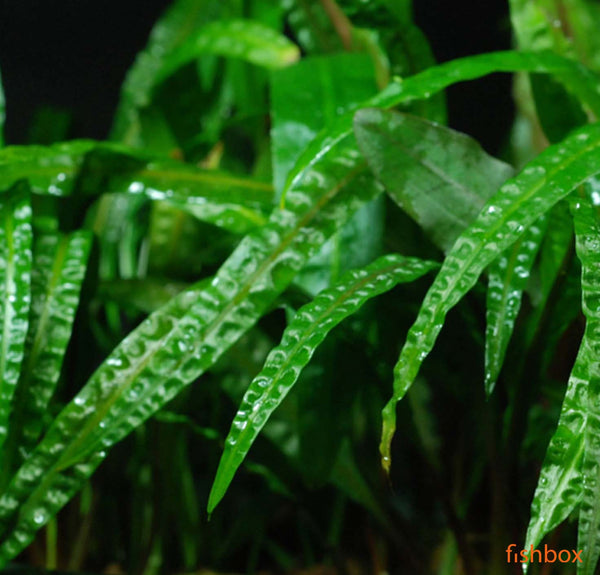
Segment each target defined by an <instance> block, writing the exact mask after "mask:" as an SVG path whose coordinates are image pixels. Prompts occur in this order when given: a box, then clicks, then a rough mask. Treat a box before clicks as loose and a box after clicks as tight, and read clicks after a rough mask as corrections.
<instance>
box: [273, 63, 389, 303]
mask: <svg viewBox="0 0 600 575" xmlns="http://www.w3.org/2000/svg"><path fill="white" fill-rule="evenodd" d="M376 91H377V86H376V84H375V72H374V69H373V65H372V63H371V60H370V58H369V57H368V56H366V55H364V54H334V55H329V56H320V57H311V58H306V59H304V60H302V61H301V62H299V63H298V64H295V65H294V66H290V67H288V68H285V69H283V70H277V71H275V72H273V73H272V74H271V116H272V129H271V140H272V158H273V180H274V186H275V189H276V191H277V192H281V190H282V189H283V187H284V186H285V183H286V176H287V175H288V173H289V172H290V170H291V168H292V167H293V166H294V164H295V162H296V161H297V160H298V157H299V156H300V154H301V153H302V151H303V150H304V148H306V146H307V144H309V143H310V141H311V140H312V139H313V138H314V137H315V136H316V135H317V134H318V133H319V131H320V130H322V129H323V128H324V127H325V126H327V125H328V124H329V123H331V122H332V121H333V120H334V119H335V118H336V117H337V116H339V115H341V114H343V113H345V112H347V111H348V110H350V109H356V107H357V106H358V104H359V103H360V102H362V101H363V100H364V99H366V98H368V97H369V96H372V95H373V94H375V93H376ZM381 212H382V210H381V203H380V202H376V203H375V204H370V205H368V206H365V208H363V209H362V210H360V212H358V213H357V214H356V215H355V216H354V217H353V218H352V220H351V221H350V222H348V224H347V225H346V226H344V228H343V229H342V231H341V232H340V233H339V234H338V235H337V236H336V237H335V238H332V240H331V241H329V242H327V243H326V244H325V245H324V246H323V248H322V249H321V250H320V252H319V253H318V254H317V255H316V256H315V257H314V258H312V259H311V261H310V262H309V263H308V265H307V266H306V268H305V269H304V270H303V271H302V272H301V273H300V274H299V276H298V277H297V278H296V280H295V283H296V284H297V285H300V286H301V287H302V288H303V289H305V290H306V291H307V292H308V293H310V294H312V295H315V294H316V293H318V292H319V291H320V290H321V289H323V288H325V287H328V286H329V285H330V283H331V282H332V281H333V282H335V281H336V279H337V277H336V276H337V275H338V273H339V272H342V273H343V272H344V271H346V270H348V269H350V268H354V267H359V266H362V265H366V264H367V263H369V262H370V261H373V259H374V258H375V257H377V256H378V255H379V254H380V252H379V251H378V248H379V246H380V244H381V236H382V227H383V226H382V215H383V214H382V213H381ZM357 237H360V238H361V240H360V241H356V239H357Z"/></svg>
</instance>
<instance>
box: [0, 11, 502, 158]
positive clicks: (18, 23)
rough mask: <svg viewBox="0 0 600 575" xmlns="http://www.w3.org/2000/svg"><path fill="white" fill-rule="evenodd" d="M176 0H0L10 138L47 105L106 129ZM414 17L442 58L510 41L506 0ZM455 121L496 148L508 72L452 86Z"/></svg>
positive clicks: (0, 61) (90, 132) (21, 135)
mask: <svg viewBox="0 0 600 575" xmlns="http://www.w3.org/2000/svg"><path fill="white" fill-rule="evenodd" d="M169 3H170V2H169V0H0V70H1V71H2V77H3V83H4V89H5V95H6V100H7V115H8V117H7V128H6V129H7V138H8V141H9V143H24V142H25V141H26V138H27V133H28V127H29V125H30V123H31V120H32V115H33V113H34V111H35V110H36V109H37V108H39V107H40V106H41V105H51V106H53V107H57V108H59V109H66V110H69V111H70V112H71V113H72V114H73V124H72V126H71V131H70V133H69V136H70V137H77V138H80V137H90V138H104V137H105V136H106V134H107V132H108V129H109V127H110V123H111V119H112V114H113V112H114V109H115V106H116V103H117V99H118V95H119V88H120V85H121V82H122V80H123V78H124V75H125V72H126V70H127V68H128V67H129V66H130V65H131V63H132V62H133V59H134V57H135V54H136V53H137V52H138V51H139V50H141V49H142V48H143V47H144V45H145V42H146V39H147V37H148V33H149V31H150V28H151V27H152V24H153V23H154V22H155V21H156V19H157V18H158V17H159V15H160V14H161V12H162V11H163V10H164V8H165V7H166V6H168V5H169ZM414 4H415V12H416V20H417V23H418V24H419V26H420V27H421V28H422V29H423V30H424V32H425V33H426V35H427V37H428V38H429V40H430V42H431V44H432V47H433V50H434V53H435V55H436V57H437V59H438V61H446V60H450V59H453V58H456V57H459V56H465V55H468V54H476V53H482V52H489V51H492V50H500V49H507V48H509V47H510V42H511V39H510V26H509V19H508V6H507V2H506V1H503V0H485V2H482V1H480V0H459V1H457V0H453V1H452V2H449V1H448V0H415V2H414ZM449 111H450V123H451V125H452V126H453V127H455V128H457V129H460V130H462V131H465V132H467V133H469V134H471V135H473V136H475V137H476V138H478V139H479V140H480V141H481V142H482V143H483V145H484V146H485V147H486V148H488V150H490V151H492V152H495V151H497V150H498V149H499V147H500V146H501V144H502V141H503V139H504V138H505V137H506V134H507V127H508V126H509V124H510V120H511V114H512V106H511V97H510V78H509V77H508V76H506V75H504V76H494V77H491V78H487V79H484V80H480V81H478V82H470V83H468V84H464V85H461V86H457V87H454V88H452V89H451V90H450V91H449Z"/></svg>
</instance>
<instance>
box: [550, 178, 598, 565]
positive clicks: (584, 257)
mask: <svg viewBox="0 0 600 575" xmlns="http://www.w3.org/2000/svg"><path fill="white" fill-rule="evenodd" d="M588 191H589V188H588ZM592 198H595V199H596V200H597V197H595V196H593V195H592V196H591V197H589V196H587V195H585V194H584V197H582V198H573V215H574V220H575V236H576V238H577V244H576V249H577V256H578V257H579V260H580V261H581V267H582V274H581V290H582V294H583V301H582V310H583V314H584V315H585V319H586V326H585V334H584V337H583V342H582V344H581V347H582V349H581V351H580V356H584V357H580V358H578V361H581V360H584V361H586V363H587V365H586V368H587V381H586V384H587V390H586V391H585V393H584V394H583V396H582V400H583V401H585V402H586V408H585V413H584V417H585V422H586V424H585V427H584V428H583V430H582V432H583V433H582V435H583V448H584V451H583V461H582V465H581V475H582V478H581V484H580V489H581V490H582V492H583V493H582V498H581V504H580V507H579V533H578V537H577V546H578V548H579V549H583V557H582V563H581V564H580V565H578V566H577V573H580V574H582V575H593V574H594V572H595V571H596V565H597V563H598V557H600V537H599V535H600V364H599V363H598V357H600V250H599V248H600V214H599V213H598V204H597V201H595V202H593V199H592ZM578 392H579V393H582V389H581V388H580V389H579V390H576V391H575V393H578ZM555 496H556V495H555Z"/></svg>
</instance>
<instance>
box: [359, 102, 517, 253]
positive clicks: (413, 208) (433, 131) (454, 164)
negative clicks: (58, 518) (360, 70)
mask: <svg viewBox="0 0 600 575" xmlns="http://www.w3.org/2000/svg"><path fill="white" fill-rule="evenodd" d="M354 131H355V133H356V139H357V142H358V145H359V146H360V150H361V152H362V153H363V155H364V156H365V158H366V159H367V161H368V163H369V167H370V168H371V169H372V170H373V172H374V173H375V175H376V176H377V178H378V179H379V180H380V181H381V182H382V183H383V185H384V186H385V189H386V191H387V192H388V194H389V195H390V197H391V198H392V199H393V200H394V201H395V202H396V203H397V204H398V205H399V206H400V207H401V208H402V209H403V210H404V211H406V212H407V213H408V214H409V215H410V216H411V217H412V218H413V219H414V220H415V221H416V222H417V223H418V224H419V225H420V226H421V227H422V228H423V229H424V230H425V231H426V232H427V234H428V235H429V236H430V237H431V239H432V241H433V242H434V243H435V244H436V245H437V246H438V247H440V248H442V249H443V250H444V251H445V252H448V251H450V249H451V248H452V246H453V245H454V242H455V241H456V238H457V237H458V236H459V235H460V234H461V233H462V232H463V231H464V230H465V228H467V226H468V225H469V224H470V223H471V222H472V221H473V220H474V219H475V217H476V216H477V214H478V213H479V211H480V210H481V208H482V207H483V205H484V204H485V202H486V201H487V200H488V199H489V198H490V197H491V196H492V195H493V194H494V192H495V191H496V190H497V189H498V188H499V187H500V186H501V185H502V184H503V183H504V182H505V181H506V180H507V179H508V178H509V177H510V176H512V175H513V169H512V168H511V167H510V166H509V165H508V164H505V163H504V162H501V161H500V160H496V159H495V158H493V157H491V156H489V155H488V154H486V153H485V152H484V151H483V149H482V148H481V146H480V145H479V144H478V143H477V142H476V141H475V140H473V139H472V138H469V137H468V136H465V135H464V134H461V133H459V132H456V131H454V130H450V129H449V128H445V127H444V126H440V125H438V124H434V123H431V122H428V121H427V120H423V119H421V118H417V117H415V116H410V115H407V114H401V113H399V112H393V111H389V110H378V109H366V110H360V111H359V112H357V113H356V115H355V116H354Z"/></svg>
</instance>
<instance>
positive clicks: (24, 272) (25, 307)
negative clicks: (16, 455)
mask: <svg viewBox="0 0 600 575" xmlns="http://www.w3.org/2000/svg"><path fill="white" fill-rule="evenodd" d="M0 218H1V225H0V262H1V263H2V264H3V265H2V266H0V301H1V302H2V304H1V305H0V328H1V330H2V332H1V339H0V448H1V447H2V446H3V444H4V442H5V440H6V437H7V434H8V422H9V416H10V412H11V409H12V399H13V395H14V392H15V389H16V386H17V382H18V380H19V372H20V369H21V362H22V360H23V354H24V350H25V338H26V335H27V326H28V320H29V318H28V315H29V306H30V303H31V292H30V274H31V243H32V231H31V205H30V202H29V190H28V189H27V187H26V186H24V185H23V184H20V185H18V186H15V187H14V188H13V189H11V190H9V191H8V192H5V193H4V194H0Z"/></svg>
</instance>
